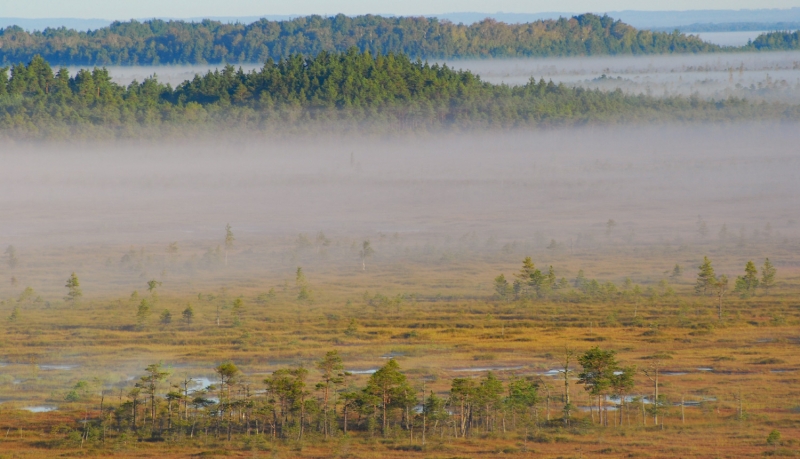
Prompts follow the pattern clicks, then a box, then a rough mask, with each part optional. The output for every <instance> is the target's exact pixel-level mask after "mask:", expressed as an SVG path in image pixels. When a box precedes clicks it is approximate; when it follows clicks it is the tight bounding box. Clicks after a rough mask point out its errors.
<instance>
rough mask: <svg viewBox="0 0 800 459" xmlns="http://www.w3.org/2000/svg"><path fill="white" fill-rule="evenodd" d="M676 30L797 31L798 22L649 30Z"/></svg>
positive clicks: (690, 31)
mask: <svg viewBox="0 0 800 459" xmlns="http://www.w3.org/2000/svg"><path fill="white" fill-rule="evenodd" d="M675 29H677V30H678V31H680V32H683V33H697V32H762V31H765V30H784V31H785V30H798V29H800V22H721V23H697V24H689V25H684V26H679V27H655V28H652V29H651V30H654V31H659V32H672V31H673V30H675Z"/></svg>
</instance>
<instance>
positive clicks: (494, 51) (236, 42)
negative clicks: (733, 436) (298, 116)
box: [0, 14, 798, 66]
mask: <svg viewBox="0 0 800 459" xmlns="http://www.w3.org/2000/svg"><path fill="white" fill-rule="evenodd" d="M792 36H794V39H791V37H792ZM353 47H355V48H356V49H358V50H359V51H361V52H362V53H363V52H367V51H369V52H370V53H372V54H373V55H378V54H380V55H387V54H390V53H393V54H406V55H408V56H410V57H411V58H414V59H416V58H423V59H444V58H446V59H466V58H510V57H520V58H522V57H553V56H599V55H647V54H671V53H709V52H723V51H727V52H733V51H770V50H787V49H798V42H797V34H796V33H795V34H794V35H792V34H789V33H784V32H775V33H767V34H764V35H761V36H760V37H758V38H757V39H756V40H754V41H753V42H752V43H750V44H749V45H745V46H743V47H738V48H737V47H727V48H726V47H720V46H717V45H713V44H710V43H706V42H704V41H702V40H701V39H699V38H698V37H697V36H694V35H686V34H683V33H680V32H678V31H673V32H654V31H649V30H637V29H636V28H634V27H631V26H630V25H627V24H625V23H623V22H621V21H619V20H614V19H613V18H610V17H608V16H597V15H594V14H582V15H579V16H574V17H572V18H560V19H558V20H542V21H536V22H533V23H526V24H505V23H502V22H497V21H494V20H490V19H487V20H484V21H482V22H479V23H475V24H472V25H464V24H454V23H452V22H448V21H440V20H438V19H435V18H423V17H381V16H373V15H368V16H358V17H348V16H344V15H338V16H333V17H322V16H308V17H300V18H296V19H293V20H290V21H269V20H266V19H262V20H260V21H258V22H255V23H252V24H247V25H245V24H238V23H237V24H223V23H221V22H216V21H211V20H204V21H202V22H198V23H194V22H191V23H190V22H184V21H163V20H157V19H154V20H150V21H144V22H138V21H130V22H114V23H113V24H112V25H110V26H109V27H104V28H101V29H98V30H94V31H88V32H81V31H76V30H68V29H66V28H59V29H45V30H44V31H35V32H26V31H25V30H23V29H22V28H20V27H8V28H6V29H5V30H0V65H15V64H19V63H24V62H29V61H30V60H31V59H33V57H34V56H36V55H41V56H42V57H43V58H44V59H45V60H46V61H48V62H49V63H51V64H53V65H71V66H95V65H97V66H103V65H186V64H225V63H230V64H236V63H259V64H260V63H264V62H266V61H267V60H268V59H272V60H275V61H278V60H280V59H285V58H288V57H290V56H292V55H296V54H302V55H316V54H319V53H321V52H323V51H325V52H329V53H342V52H345V51H347V50H349V49H350V48H353Z"/></svg>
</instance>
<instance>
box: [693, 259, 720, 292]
mask: <svg viewBox="0 0 800 459" xmlns="http://www.w3.org/2000/svg"><path fill="white" fill-rule="evenodd" d="M716 281H717V276H716V275H715V274H714V267H713V266H711V260H709V259H708V257H703V264H701V265H700V267H699V271H698V273H697V282H696V283H695V285H694V292H695V293H697V294H698V295H707V294H708V292H709V290H711V289H712V288H713V287H714V284H715V283H716Z"/></svg>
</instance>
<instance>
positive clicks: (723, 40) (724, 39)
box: [690, 30, 770, 46]
mask: <svg viewBox="0 0 800 459" xmlns="http://www.w3.org/2000/svg"><path fill="white" fill-rule="evenodd" d="M769 32H770V31H768V30H747V31H741V32H697V33H692V34H690V35H697V36H698V37H700V39H701V40H703V41H706V42H708V43H713V44H715V45H720V46H744V45H746V44H747V43H748V42H750V41H753V40H755V39H756V37H758V36H759V35H761V34H764V33H769Z"/></svg>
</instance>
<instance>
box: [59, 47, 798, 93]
mask: <svg viewBox="0 0 800 459" xmlns="http://www.w3.org/2000/svg"><path fill="white" fill-rule="evenodd" d="M443 63H445V64H447V65H448V66H450V67H454V68H456V69H463V70H469V71H472V72H473V73H476V74H478V75H480V76H481V78H482V79H483V80H484V81H488V82H490V83H496V84H501V83H504V84H509V85H522V84H525V83H527V82H528V81H529V80H530V79H531V78H534V79H536V80H539V79H541V78H543V79H545V80H546V81H549V80H552V81H554V82H555V83H564V84H566V85H569V86H579V87H585V88H592V89H600V90H604V91H613V90H616V89H620V90H622V91H624V92H626V93H630V94H647V95H651V96H655V97H660V96H676V95H681V96H690V95H697V96H699V97H702V98H715V99H726V98H728V97H744V98H747V99H749V100H765V101H770V102H774V101H779V102H784V103H798V102H800V52H762V53H724V54H695V55H691V54H690V55H686V54H674V55H649V56H610V57H609V56H602V57H566V58H531V59H483V60H454V61H446V62H443ZM240 67H241V68H242V70H244V71H245V72H250V71H252V70H259V69H261V67H262V66H261V65H257V64H248V65H242V66H237V67H236V68H237V69H238V68H240ZM219 69H221V66H218V65H210V66H157V67H153V66H149V67H148V66H140V67H109V71H110V74H111V76H112V79H113V80H114V82H116V83H118V84H123V85H128V84H130V83H131V82H132V81H139V82H141V81H143V80H144V79H145V78H148V77H151V76H153V75H155V76H156V77H157V78H158V80H159V81H161V82H163V83H169V84H170V85H172V86H173V87H175V86H178V85H180V84H181V83H183V82H184V81H186V80H191V79H192V78H194V76H195V75H196V74H205V73H206V72H208V71H214V70H219ZM70 71H71V73H72V74H75V73H77V71H78V68H70Z"/></svg>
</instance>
